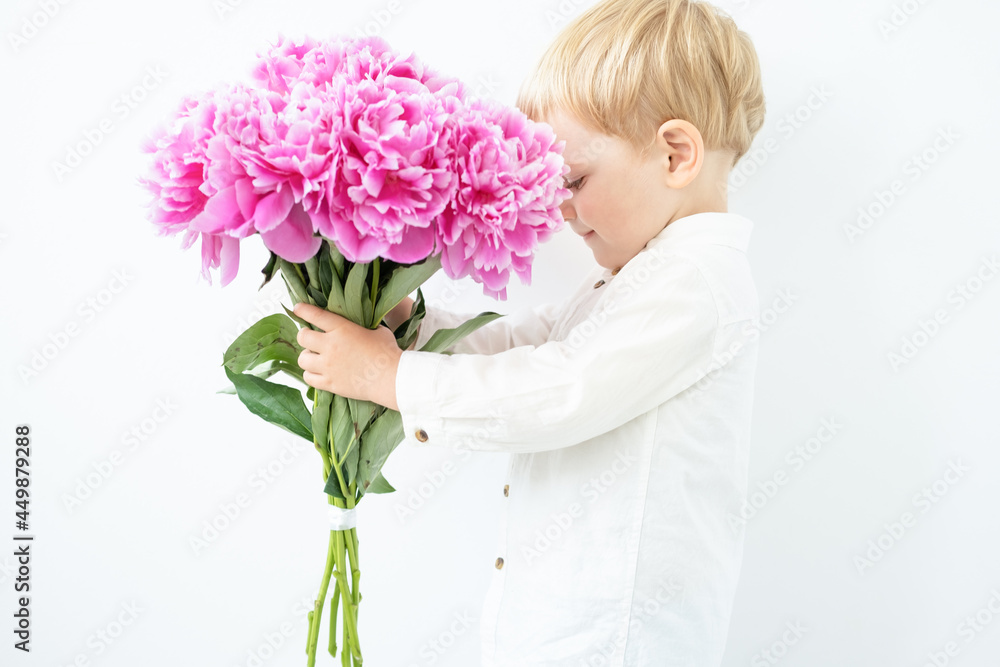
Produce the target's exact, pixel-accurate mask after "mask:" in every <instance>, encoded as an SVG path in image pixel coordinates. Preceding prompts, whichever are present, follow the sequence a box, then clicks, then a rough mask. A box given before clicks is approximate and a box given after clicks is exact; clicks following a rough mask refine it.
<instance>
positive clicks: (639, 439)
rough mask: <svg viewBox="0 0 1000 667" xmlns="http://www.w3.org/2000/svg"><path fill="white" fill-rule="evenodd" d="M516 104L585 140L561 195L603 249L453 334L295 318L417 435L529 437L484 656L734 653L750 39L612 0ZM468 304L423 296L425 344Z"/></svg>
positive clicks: (711, 659)
mask: <svg viewBox="0 0 1000 667" xmlns="http://www.w3.org/2000/svg"><path fill="white" fill-rule="evenodd" d="M517 105H518V107H519V108H521V110H522V111H524V112H525V113H526V114H527V115H528V116H529V117H531V118H533V119H535V120H542V121H544V122H547V123H549V124H550V125H552V127H553V128H554V130H555V133H556V137H557V138H558V139H560V140H565V142H566V145H565V150H564V156H565V157H566V160H567V163H568V164H569V165H570V167H571V171H570V173H569V175H568V176H567V186H568V187H570V189H571V190H572V191H573V196H572V197H571V198H570V199H568V200H567V201H565V202H564V203H563V205H562V207H561V211H562V215H563V217H564V218H565V220H566V221H567V223H568V225H569V227H570V228H571V229H572V230H573V231H574V232H575V233H577V234H580V235H581V236H582V237H583V243H585V244H587V247H589V248H590V249H591V250H592V251H593V253H594V258H595V260H596V262H597V266H595V267H594V268H593V269H592V270H591V272H590V273H589V274H588V275H587V276H586V277H585V278H584V279H583V280H582V281H581V282H580V283H579V286H578V287H577V289H576V291H575V293H574V294H573V296H572V297H571V298H570V299H569V300H568V301H567V302H565V303H563V304H545V305H542V306H538V307H536V308H534V309H532V310H529V311H525V312H521V313H517V314H515V315H511V316H508V317H504V318H500V319H498V320H495V321H493V322H491V323H490V324H488V325H486V326H484V327H482V328H480V329H479V330H477V331H476V332H474V333H473V334H471V335H469V336H468V337H467V338H465V339H463V340H462V341H460V342H459V343H457V344H456V345H454V346H453V347H452V349H451V351H452V352H453V353H454V354H452V355H442V354H432V353H427V352H418V351H416V350H414V349H413V348H411V349H409V350H405V351H401V350H399V349H398V346H397V345H396V343H395V339H394V338H393V336H392V333H391V331H390V330H389V329H387V328H384V327H379V328H378V329H376V330H375V331H370V330H367V329H365V328H363V327H360V326H357V325H355V324H353V323H351V322H349V321H347V320H345V319H343V318H340V317H338V316H336V315H333V314H332V313H327V312H326V311H323V310H321V309H318V308H316V307H314V306H308V305H300V306H297V307H296V308H295V313H296V314H297V315H299V316H301V317H303V318H304V319H306V320H308V321H310V322H312V323H315V324H317V325H318V326H320V327H321V328H322V329H323V331H324V332H325V333H321V332H319V331H310V330H308V329H304V330H302V331H300V333H299V342H300V343H301V344H302V345H303V346H304V347H306V348H307V349H306V350H305V351H304V352H303V353H302V355H301V357H300V360H299V361H300V364H301V366H302V368H303V369H305V370H306V372H305V380H306V382H308V383H309V384H310V385H312V386H315V387H319V388H322V389H328V390H330V391H334V392H336V393H339V394H343V395H345V396H351V397H356V398H362V399H368V400H372V401H375V402H377V403H379V404H381V405H385V406H387V407H390V408H392V409H395V410H399V411H400V413H401V415H402V421H403V428H404V432H405V436H406V440H407V441H408V442H409V443H410V444H411V445H414V446H418V447H421V446H444V447H452V448H461V447H467V448H469V449H472V450H476V451H493V452H506V453H508V454H510V463H509V468H508V473H507V480H506V481H507V484H505V485H504V487H503V494H504V496H505V497H506V500H505V503H507V505H506V512H505V515H504V517H503V520H502V522H501V526H500V540H499V547H498V552H497V559H496V562H495V563H494V567H495V571H494V574H493V577H494V579H493V582H492V586H491V588H490V592H489V594H488V596H487V599H486V601H485V604H484V606H483V614H482V642H483V644H482V651H483V653H482V656H483V665H485V666H490V667H494V666H495V667H522V666H525V665H546V666H547V667H590V666H594V667H596V666H617V667H625V666H628V667H639V666H642V667H645V666H652V665H656V666H657V667H662V666H664V665H669V666H671V667H682V666H683V667H713V666H717V665H719V664H720V663H721V661H722V655H723V652H724V648H725V642H726V636H727V632H728V626H729V620H730V613H731V609H732V604H733V598H734V595H735V590H736V584H737V580H738V576H739V570H740V562H741V558H742V549H743V532H742V529H738V528H734V527H732V526H731V525H730V524H729V523H728V522H727V517H728V516H730V515H738V514H739V511H740V508H741V505H742V501H743V499H744V497H745V495H746V486H747V463H748V446H749V436H750V416H751V407H752V402H753V376H754V372H755V369H756V364H757V344H756V343H757V335H756V319H757V317H758V303H757V293H756V289H755V287H754V283H753V278H752V276H751V272H750V268H749V265H748V263H747V258H746V254H745V252H746V248H747V244H748V241H749V236H750V232H751V229H752V223H751V222H750V221H749V220H747V219H746V218H743V217H741V216H738V215H735V214H730V213H727V212H726V211H727V201H726V194H727V187H726V184H727V175H728V173H729V171H730V169H731V168H732V167H733V166H734V165H735V164H736V162H737V161H738V160H739V158H740V157H742V156H743V155H744V154H745V153H746V152H747V150H748V149H749V147H750V144H751V141H752V139H753V137H754V135H755V134H756V133H757V132H758V131H759V129H760V127H761V125H762V124H763V119H764V110H765V104H764V96H763V91H762V86H761V80H760V71H759V65H758V61H757V57H756V54H755V52H754V48H753V45H752V44H751V42H750V39H749V38H748V37H747V35H746V34H744V33H742V32H740V31H738V30H737V28H736V26H735V25H734V23H733V22H732V20H731V19H730V18H729V17H728V16H726V15H724V14H721V13H717V11H716V10H715V8H713V7H712V6H711V5H708V4H705V3H702V2H693V1H688V0H606V1H605V2H601V3H599V4H598V5H596V6H594V7H592V8H590V9H589V10H587V11H586V12H584V13H583V14H582V15H581V16H579V17H578V18H577V19H576V20H575V21H573V22H572V23H571V24H570V25H568V26H567V27H566V28H565V29H564V31H563V32H562V33H561V34H560V35H559V36H558V37H557V38H556V41H555V43H554V44H553V45H552V46H551V47H550V48H549V49H548V51H547V52H546V53H545V54H544V56H543V57H542V59H541V61H540V63H539V66H538V69H537V71H536V72H535V73H534V75H533V76H532V78H531V79H529V80H528V81H527V82H526V84H525V86H524V87H522V89H521V92H520V94H519V99H518V103H517ZM411 305H412V299H407V300H404V302H403V303H401V304H400V305H399V307H397V308H396V309H395V310H394V311H393V312H392V313H391V314H390V316H389V317H387V318H386V320H387V323H388V324H389V325H390V326H392V327H395V326H396V325H398V324H399V322H400V321H402V320H403V319H405V318H406V317H408V315H409V312H410V307H411ZM470 316H471V314H463V315H456V314H453V313H448V312H445V311H442V310H438V309H434V308H428V310H427V316H426V318H425V319H424V320H423V323H422V325H421V329H420V336H419V338H418V339H417V341H416V343H415V347H419V346H420V345H423V343H424V342H425V341H426V340H427V339H428V338H429V337H430V335H431V334H432V333H433V332H434V331H435V330H437V329H439V328H442V327H451V326H457V325H458V324H459V323H461V322H463V321H465V320H466V319H468V318H469V317H470ZM374 369H380V370H378V371H377V372H376V373H375V374H374V377H372V371H373V370H374ZM362 377H365V378H366V379H365V380H359V378H362ZM498 492H499V490H498Z"/></svg>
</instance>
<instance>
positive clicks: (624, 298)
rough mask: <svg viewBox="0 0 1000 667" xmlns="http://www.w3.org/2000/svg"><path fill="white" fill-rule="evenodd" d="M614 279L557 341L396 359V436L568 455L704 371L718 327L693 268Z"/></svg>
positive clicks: (683, 264) (671, 261) (674, 260)
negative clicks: (564, 451) (483, 351)
mask: <svg viewBox="0 0 1000 667" xmlns="http://www.w3.org/2000/svg"><path fill="white" fill-rule="evenodd" d="M651 261H652V260H650V261H648V262H646V263H645V266H647V267H649V266H651ZM636 268H638V267H636ZM625 277H626V276H625V272H623V273H622V274H621V275H620V276H619V279H618V280H615V281H612V282H611V283H609V285H608V288H609V291H611V292H612V294H607V293H606V294H605V295H604V297H603V298H601V299H600V300H599V301H598V303H597V304H596V306H595V308H594V310H593V311H592V312H591V314H590V315H589V316H588V317H587V318H586V319H584V320H582V321H581V322H579V323H578V324H577V325H576V326H574V327H573V328H572V329H571V330H570V331H569V333H568V334H567V335H566V337H565V339H563V340H556V341H547V342H545V343H542V344H541V345H538V346H532V345H519V346H515V347H512V348H510V349H508V350H505V351H502V352H497V353H495V354H491V355H488V356H487V355H482V354H461V353H456V354H452V355H444V354H436V353H430V352H418V351H415V350H408V351H404V352H403V353H402V356H401V357H400V361H399V367H398V372H397V375H396V401H397V404H398V406H399V411H400V414H401V417H402V424H403V433H404V438H405V439H406V440H407V441H410V442H411V443H413V444H414V445H416V446H426V445H435V446H444V447H449V448H454V449H470V450H475V451H495V452H509V453H530V452H537V451H546V450H552V449H558V448H561V447H569V446H571V445H575V444H578V443H580V442H583V441H585V440H588V439H590V438H593V437H596V436H598V435H601V434H602V433H606V432H607V431H609V430H611V429H613V428H616V427H617V426H620V425H621V424H624V423H626V422H628V421H630V420H632V419H634V418H635V417H637V416H639V415H641V414H643V413H645V412H647V411H649V410H651V409H653V408H654V407H656V406H657V405H659V404H661V403H663V402H665V401H667V400H668V399H670V398H671V397H672V396H675V395H676V394H678V393H680V392H681V391H683V390H684V389H686V388H688V387H690V386H691V385H693V384H694V383H696V382H697V381H698V380H699V379H701V378H702V377H704V376H705V374H706V373H707V372H708V370H709V369H710V366H711V363H712V360H713V355H714V353H715V343H716V337H717V336H716V334H717V331H718V327H719V319H720V318H719V310H718V307H717V305H716V302H715V298H714V296H713V293H712V290H711V288H710V286H709V284H708V283H707V281H706V279H705V277H704V276H703V275H702V273H701V271H700V270H699V269H698V266H697V264H696V263H695V262H694V261H692V260H690V259H687V258H684V257H680V256H672V257H667V258H662V259H660V262H659V264H658V265H657V266H656V268H649V269H648V270H646V271H639V270H636V271H631V272H629V276H628V279H627V280H622V278H625Z"/></svg>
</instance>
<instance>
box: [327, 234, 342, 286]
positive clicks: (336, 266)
mask: <svg viewBox="0 0 1000 667" xmlns="http://www.w3.org/2000/svg"><path fill="white" fill-rule="evenodd" d="M327 245H328V246H329V248H330V265H331V266H332V267H333V270H334V272H335V273H336V275H337V282H339V283H340V284H341V285H343V284H344V267H345V266H346V263H347V260H346V259H344V256H343V255H342V254H340V250H339V249H338V248H337V245H336V244H335V243H330V242H327Z"/></svg>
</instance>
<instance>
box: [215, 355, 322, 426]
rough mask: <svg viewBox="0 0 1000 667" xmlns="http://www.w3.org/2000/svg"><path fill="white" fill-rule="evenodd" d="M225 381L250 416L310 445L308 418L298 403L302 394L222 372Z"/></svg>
mask: <svg viewBox="0 0 1000 667" xmlns="http://www.w3.org/2000/svg"><path fill="white" fill-rule="evenodd" d="M224 370H225V371H226V377H228V378H229V381H230V382H232V383H233V384H234V385H235V386H236V393H237V395H238V396H239V398H240V400H241V401H242V402H243V405H245V406H247V409H249V410H250V412H252V413H254V414H255V415H257V416H258V417H260V418H262V419H264V420H265V421H268V422H270V423H272V424H274V425H276V426H280V427H281V428H283V429H285V430H286V431H288V432H289V433H294V434H295V435H300V436H302V437H303V438H305V439H306V440H308V441H309V442H312V441H313V434H312V430H311V429H310V427H309V424H310V423H311V421H312V417H311V416H310V414H309V411H308V410H307V409H306V405H305V403H304V402H303V401H302V392H301V391H299V390H298V389H293V388H292V387H286V386H285V385H281V384H276V383H274V382H268V381H267V380H262V379H260V378H259V377H256V376H254V375H250V374H247V373H233V372H232V371H231V370H229V368H225V369H224Z"/></svg>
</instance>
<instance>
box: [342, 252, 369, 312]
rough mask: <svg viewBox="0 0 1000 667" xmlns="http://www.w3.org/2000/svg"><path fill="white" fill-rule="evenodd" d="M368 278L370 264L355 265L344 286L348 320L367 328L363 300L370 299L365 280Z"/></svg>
mask: <svg viewBox="0 0 1000 667" xmlns="http://www.w3.org/2000/svg"><path fill="white" fill-rule="evenodd" d="M367 277H368V264H365V263H361V264H355V265H354V266H352V267H351V271H350V273H348V274H347V283H346V284H345V285H344V302H345V306H346V308H347V319H349V320H351V321H352V322H354V323H355V324H360V325H361V326H363V327H364V326H367V325H366V323H365V309H364V303H363V299H366V298H368V289H367V285H366V284H365V282H366V281H365V279H366V278H367Z"/></svg>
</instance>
